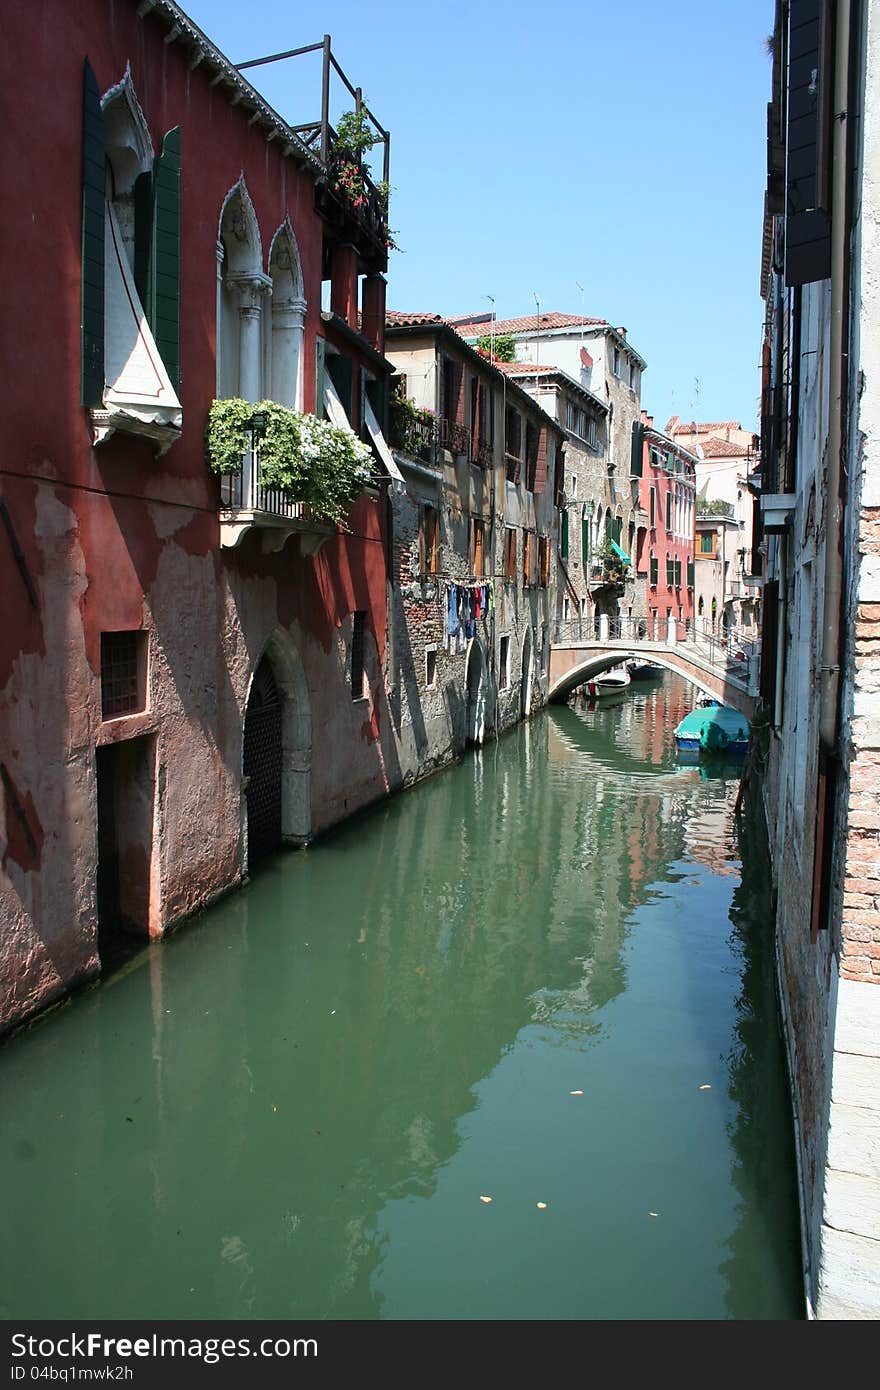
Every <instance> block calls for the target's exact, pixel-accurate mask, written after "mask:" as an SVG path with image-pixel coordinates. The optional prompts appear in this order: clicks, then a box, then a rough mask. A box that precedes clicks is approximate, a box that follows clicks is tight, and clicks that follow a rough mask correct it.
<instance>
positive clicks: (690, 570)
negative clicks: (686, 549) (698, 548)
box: [687, 560, 694, 589]
mask: <svg viewBox="0 0 880 1390" xmlns="http://www.w3.org/2000/svg"><path fill="white" fill-rule="evenodd" d="M687 586H688V588H689V589H692V588H693V587H694V562H693V560H688V563H687Z"/></svg>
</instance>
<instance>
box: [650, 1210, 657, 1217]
mask: <svg viewBox="0 0 880 1390" xmlns="http://www.w3.org/2000/svg"><path fill="white" fill-rule="evenodd" d="M648 1215H649V1216H656V1215H657V1213H656V1211H649V1212H648Z"/></svg>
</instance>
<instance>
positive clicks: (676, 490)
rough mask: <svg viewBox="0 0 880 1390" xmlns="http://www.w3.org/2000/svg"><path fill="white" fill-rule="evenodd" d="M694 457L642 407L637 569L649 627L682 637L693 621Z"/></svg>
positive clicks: (636, 480)
mask: <svg viewBox="0 0 880 1390" xmlns="http://www.w3.org/2000/svg"><path fill="white" fill-rule="evenodd" d="M696 462H697V460H696V458H695V457H694V455H693V454H691V453H689V452H688V451H687V449H684V448H683V447H682V446H681V445H680V444H677V443H676V442H675V441H674V440H673V439H670V438H669V436H668V435H666V434H663V433H662V431H660V430H657V429H655V428H654V417H653V416H652V415H647V414H646V413H645V411H644V410H643V411H642V417H641V420H640V421H638V422H637V423H636V425H635V426H634V427H633V453H632V488H633V500H634V502H635V504H636V508H637V531H636V553H635V557H634V558H635V565H636V572H637V573H638V574H639V576H641V577H642V579H643V580H644V583H645V587H646V592H647V609H648V632H649V634H650V635H654V634H656V636H657V638H658V639H661V638H662V637H665V635H666V634H667V632H669V631H670V630H674V632H675V634H676V635H677V636H678V637H679V638H683V637H685V636H686V635H687V634H688V633H689V632H690V631H691V630H692V628H693V622H694V501H695V495H696V482H695V469H696Z"/></svg>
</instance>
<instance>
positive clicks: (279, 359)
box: [269, 218, 306, 407]
mask: <svg viewBox="0 0 880 1390" xmlns="http://www.w3.org/2000/svg"><path fill="white" fill-rule="evenodd" d="M269 277H270V279H271V281H272V341H271V345H270V350H271V363H272V390H271V395H272V400H273V401H278V402H279V404H281V405H290V406H294V407H299V406H301V403H302V344H303V325H304V323H305V314H306V301H305V298H304V297H303V279H302V268H301V265H300V259H299V251H298V249H297V245H296V238H295V236H294V235H293V228H292V227H291V225H290V220H289V218H286V219H285V221H284V223H283V224H282V226H280V227H279V228H278V231H277V232H276V233H275V236H274V238H273V240H272V245H271V247H270V249H269Z"/></svg>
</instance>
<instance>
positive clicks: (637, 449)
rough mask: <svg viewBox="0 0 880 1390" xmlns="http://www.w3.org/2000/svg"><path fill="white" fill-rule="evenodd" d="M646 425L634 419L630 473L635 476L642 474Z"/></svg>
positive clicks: (638, 476)
mask: <svg viewBox="0 0 880 1390" xmlns="http://www.w3.org/2000/svg"><path fill="white" fill-rule="evenodd" d="M644 445H645V427H644V425H643V424H642V423H641V421H640V420H634V421H633V427H632V452H631V456H630V466H629V471H630V475H631V476H632V477H633V478H640V477H641V476H642V459H643V456H644Z"/></svg>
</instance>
